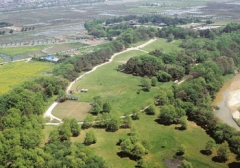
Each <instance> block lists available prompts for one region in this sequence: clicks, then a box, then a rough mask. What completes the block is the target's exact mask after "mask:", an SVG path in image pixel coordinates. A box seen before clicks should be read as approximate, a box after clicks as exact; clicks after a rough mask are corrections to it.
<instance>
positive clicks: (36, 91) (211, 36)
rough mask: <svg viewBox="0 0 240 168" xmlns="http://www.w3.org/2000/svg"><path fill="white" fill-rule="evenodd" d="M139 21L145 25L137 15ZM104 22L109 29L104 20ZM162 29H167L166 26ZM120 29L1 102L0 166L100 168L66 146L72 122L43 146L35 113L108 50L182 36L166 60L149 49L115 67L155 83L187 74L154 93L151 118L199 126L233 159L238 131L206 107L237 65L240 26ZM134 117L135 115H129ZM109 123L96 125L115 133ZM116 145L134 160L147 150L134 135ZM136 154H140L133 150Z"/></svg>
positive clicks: (74, 130)
mask: <svg viewBox="0 0 240 168" xmlns="http://www.w3.org/2000/svg"><path fill="white" fill-rule="evenodd" d="M138 19H139V20H140V19H143V21H144V17H143V18H138ZM145 19H146V18H145ZM129 20H131V19H129ZM175 20H176V19H175ZM93 22H97V21H96V20H95V21H93ZM108 22H109V23H108V24H110V22H111V21H110V20H108ZM112 22H114V21H112ZM139 22H140V21H139ZM144 22H145V21H144ZM148 22H149V20H148ZM158 22H159V23H161V22H163V21H162V20H159V21H158ZM164 22H165V23H167V21H164ZM182 22H183V21H179V22H177V23H176V24H179V23H182ZM90 23H91V22H88V24H90ZM97 23H98V22H97ZM99 23H102V21H99ZM183 23H185V22H183ZM183 23H182V24H183ZM168 24H169V25H171V24H170V22H169V23H168ZM174 24H175V23H174ZM97 25H99V24H97ZM118 26H120V25H118ZM122 26H123V27H122V28H121V27H120V28H119V29H121V31H120V32H119V34H118V33H116V35H118V37H117V38H116V39H115V40H112V41H111V42H110V43H108V44H104V45H101V47H100V48H101V49H99V50H98V51H95V52H93V53H89V54H85V55H83V56H76V57H73V58H70V59H68V60H66V61H65V62H63V63H62V64H60V65H59V66H58V67H57V68H55V69H54V74H55V77H45V78H39V79H36V80H33V81H29V82H26V83H24V84H23V85H21V86H18V87H16V88H14V89H13V90H12V91H11V92H9V93H7V94H5V95H3V96H1V97H0V123H1V125H0V130H1V132H0V165H1V167H44V168H45V167H83V168H85V167H86V168H87V167H100V168H103V167H107V163H105V162H104V161H103V159H102V158H100V157H97V156H95V155H94V153H93V152H92V151H91V150H90V148H88V147H86V146H85V145H83V144H80V143H72V142H71V141H70V137H72V136H78V135H79V133H80V127H79V125H78V124H77V121H76V120H75V119H67V118H65V119H64V120H63V121H64V123H63V124H62V125H60V126H59V127H58V129H57V130H56V131H53V132H51V133H50V136H49V140H48V142H47V143H46V144H42V142H43V128H44V124H45V122H46V121H45V120H44V119H43V117H42V114H43V112H44V109H45V108H46V107H45V105H46V104H47V102H48V101H51V100H53V99H57V98H60V97H61V96H63V95H64V93H65V88H66V86H67V84H68V82H69V81H72V80H74V79H75V78H76V77H77V76H78V74H79V73H80V72H82V71H87V70H90V69H92V68H93V67H94V66H95V65H98V64H101V63H103V62H106V61H107V60H108V59H109V58H110V57H111V55H112V54H113V53H115V52H119V51H121V50H124V49H125V48H127V47H129V45H130V44H132V43H135V42H138V41H140V40H147V39H149V38H152V37H155V36H156V37H164V38H167V39H168V40H169V41H170V42H171V41H172V40H174V39H178V38H181V39H183V40H184V42H183V43H182V45H181V47H182V48H183V50H182V51H181V52H179V53H173V54H168V55H166V54H164V52H163V51H161V50H160V49H159V50H155V51H152V52H150V53H149V54H144V55H142V56H140V57H133V58H132V59H130V60H129V61H128V62H127V63H126V64H125V65H123V66H120V67H119V70H120V71H123V72H126V73H131V74H134V75H139V76H147V77H150V78H151V77H153V76H155V77H156V78H157V80H158V81H161V82H166V81H170V80H175V79H181V77H182V76H183V75H190V76H191V78H189V79H188V81H187V82H184V83H182V84H181V85H172V87H170V88H168V89H164V90H163V89H162V90H160V91H159V93H158V96H157V97H156V98H155V99H156V100H155V105H156V106H158V107H160V115H159V116H158V118H157V119H156V120H157V121H158V122H159V123H160V124H165V125H169V124H173V123H180V124H182V126H183V128H184V123H185V120H186V116H187V117H188V119H189V120H192V121H194V122H196V123H197V124H198V125H200V126H201V127H202V128H204V129H205V130H206V131H207V133H209V134H210V135H211V136H212V137H213V138H214V139H215V141H216V142H217V143H222V142H224V141H225V140H226V141H227V142H228V144H229V146H230V148H231V149H232V151H233V152H235V153H237V154H238V155H239V154H240V150H239V145H240V133H239V132H237V131H236V130H234V129H233V128H231V127H230V126H228V125H226V124H223V123H221V122H219V121H218V119H217V118H216V117H215V116H214V115H213V113H212V106H211V101H212V98H214V96H215V94H216V92H217V91H218V89H219V88H220V87H221V86H222V84H223V79H222V77H223V75H226V74H229V73H233V72H234V70H235V68H236V67H238V65H239V57H240V55H239V53H240V52H239V50H240V48H239V43H240V35H239V34H240V30H239V28H240V26H239V25H238V24H229V25H227V26H226V27H225V28H221V29H217V30H208V31H203V32H199V31H192V30H186V29H183V28H178V27H176V26H170V27H167V28H163V29H162V30H160V29H156V28H148V27H139V28H133V27H129V26H128V25H126V24H125V23H124V24H123V25H122ZM124 26H125V27H124ZM122 29H123V30H122ZM185 33H186V34H185ZM50 99H51V100H50ZM94 103H96V102H94ZM101 105H103V104H101ZM109 108H110V107H109V105H105V106H104V110H105V111H106V112H107V110H109ZM150 112H151V111H150ZM104 115H105V116H104ZM106 116H107V117H112V116H111V114H109V115H107V114H100V115H99V116H97V119H98V120H99V121H101V120H102V118H103V119H104V117H106ZM134 117H136V118H137V116H134V115H133V118H134ZM107 119H108V118H107ZM90 120H91V121H92V119H90ZM110 120H111V121H112V122H115V123H117V124H118V127H117V128H116V127H113V126H112V125H111V122H107V123H105V122H99V123H98V127H104V128H105V127H106V128H108V129H110V130H111V129H112V130H114V131H115V130H116V129H118V128H119V125H120V124H119V119H118V118H116V117H112V118H110ZM128 120H129V117H126V119H123V121H122V123H123V125H122V126H123V127H124V126H125V127H129V125H128V124H129V122H128ZM113 125H114V124H113ZM85 126H86V127H91V125H90V126H89V125H85ZM122 142H124V143H122ZM128 142H129V143H132V144H131V145H132V149H136V150H131V151H128V148H125V147H126V146H125V145H126V144H127V143H128ZM133 142H134V143H133ZM119 143H120V146H121V149H122V150H123V151H125V152H129V154H130V155H133V156H135V157H141V156H142V155H144V154H145V153H146V150H145V149H144V148H143V147H145V148H146V149H147V146H148V145H147V144H146V142H141V141H139V140H136V139H134V137H130V138H129V139H126V140H122V141H120V142H119ZM86 144H88V142H86ZM227 148H228V146H227ZM139 149H144V150H143V151H140V152H138V153H137V152H136V151H139ZM222 159H227V158H222Z"/></svg>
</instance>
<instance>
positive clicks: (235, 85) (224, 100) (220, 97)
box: [213, 74, 240, 131]
mask: <svg viewBox="0 0 240 168" xmlns="http://www.w3.org/2000/svg"><path fill="white" fill-rule="evenodd" d="M239 91H240V74H237V75H235V76H234V77H233V78H232V79H230V80H228V81H227V82H225V84H224V85H223V87H222V88H221V89H220V90H219V92H218V93H217V95H216V98H215V100H214V101H213V105H214V106H218V107H219V108H220V109H219V110H217V111H216V112H215V115H216V116H217V117H219V118H220V120H222V121H223V122H224V123H226V124H228V125H230V126H232V127H234V128H236V129H237V130H238V131H240V127H239V126H238V125H237V124H236V122H235V121H234V120H233V113H237V112H236V111H237V109H238V108H239V107H240V101H239V100H240V95H239V94H238V93H239Z"/></svg>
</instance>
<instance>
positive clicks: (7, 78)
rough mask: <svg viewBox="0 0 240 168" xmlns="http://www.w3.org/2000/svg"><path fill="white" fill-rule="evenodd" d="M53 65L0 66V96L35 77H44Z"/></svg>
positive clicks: (22, 63)
mask: <svg viewBox="0 0 240 168" xmlns="http://www.w3.org/2000/svg"><path fill="white" fill-rule="evenodd" d="M53 66H54V64H52V63H48V62H37V61H30V62H25V61H21V62H11V63H7V64H4V65H1V66H0V80H1V82H0V88H1V89H0V95H2V94H3V93H6V92H7V91H9V90H11V89H12V88H13V87H15V86H17V85H20V84H22V83H23V82H25V81H29V80H31V79H33V78H35V77H39V76H44V73H45V72H51V71H52V69H53Z"/></svg>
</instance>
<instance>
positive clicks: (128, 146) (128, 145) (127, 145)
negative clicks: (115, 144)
mask: <svg viewBox="0 0 240 168" xmlns="http://www.w3.org/2000/svg"><path fill="white" fill-rule="evenodd" d="M120 146H121V150H122V151H123V152H126V153H129V154H130V153H131V151H132V149H133V144H132V142H131V140H130V139H129V138H127V139H125V140H124V141H122V142H121V144H120Z"/></svg>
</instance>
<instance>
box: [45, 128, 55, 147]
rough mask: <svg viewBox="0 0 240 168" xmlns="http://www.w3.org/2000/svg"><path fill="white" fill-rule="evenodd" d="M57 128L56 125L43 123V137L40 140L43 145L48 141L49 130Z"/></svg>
mask: <svg viewBox="0 0 240 168" xmlns="http://www.w3.org/2000/svg"><path fill="white" fill-rule="evenodd" d="M57 128H58V127H56V126H53V125H45V127H44V130H43V133H44V138H43V140H42V144H43V145H44V144H45V143H47V142H48V137H49V135H50V133H51V131H53V130H55V129H57Z"/></svg>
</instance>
